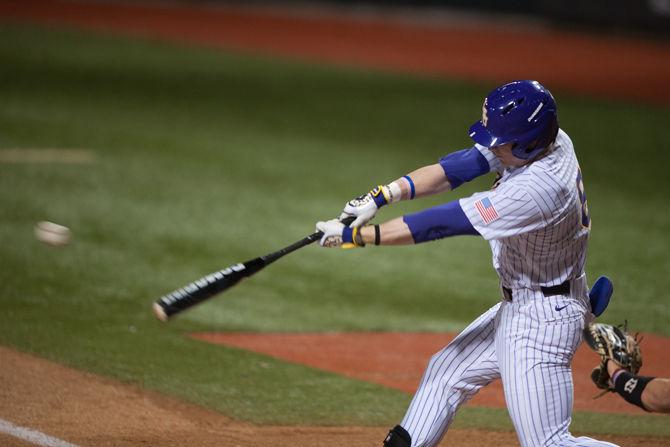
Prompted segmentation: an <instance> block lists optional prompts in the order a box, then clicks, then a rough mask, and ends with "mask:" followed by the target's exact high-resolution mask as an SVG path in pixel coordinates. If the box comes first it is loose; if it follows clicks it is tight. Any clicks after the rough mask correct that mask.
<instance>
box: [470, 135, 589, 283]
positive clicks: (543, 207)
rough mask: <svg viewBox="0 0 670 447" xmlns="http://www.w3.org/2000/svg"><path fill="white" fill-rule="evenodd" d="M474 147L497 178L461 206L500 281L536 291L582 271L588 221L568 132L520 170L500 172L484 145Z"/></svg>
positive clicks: (572, 277)
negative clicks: (489, 253)
mask: <svg viewBox="0 0 670 447" xmlns="http://www.w3.org/2000/svg"><path fill="white" fill-rule="evenodd" d="M477 148H478V149H479V150H480V152H481V153H482V154H483V155H484V156H485V157H486V159H487V160H488V161H489V165H490V166H491V171H497V172H499V173H500V174H501V175H502V177H501V178H500V179H499V180H498V181H497V182H496V185H494V188H493V189H492V190H491V191H487V192H481V193H476V194H474V195H472V196H471V197H468V198H464V199H461V200H460V205H461V208H463V211H464V212H465V214H466V216H467V217H468V219H469V220H470V222H471V223H472V225H473V226H474V227H475V229H476V230H477V231H479V233H480V234H481V235H482V236H483V237H484V238H485V239H487V240H488V241H489V243H490V244H491V250H492V251H493V266H494V268H495V269H496V271H497V272H498V275H499V276H500V280H501V283H502V285H503V286H505V287H508V288H511V289H520V288H521V289H535V290H537V289H539V287H540V286H553V285H557V284H561V283H562V282H564V281H566V280H569V279H575V278H578V277H579V276H580V275H582V274H583V270H584V263H585V262H586V247H587V240H588V235H589V229H590V228H589V227H590V221H589V218H588V209H587V208H586V198H585V196H584V191H583V185H582V182H581V173H580V171H579V165H578V163H577V157H576V156H575V151H574V148H573V145H572V141H571V140H570V138H569V137H568V135H567V134H566V133H565V132H563V131H562V130H560V131H559V133H558V136H557V138H556V142H555V146H554V149H553V150H552V151H551V152H550V153H549V154H548V155H546V156H544V157H543V158H541V159H539V160H536V161H534V162H532V163H530V164H528V165H526V166H522V167H520V168H507V169H505V170H502V167H501V165H500V161H499V160H498V159H497V158H496V157H495V155H493V153H491V151H490V150H489V149H487V148H484V147H481V146H478V147H477Z"/></svg>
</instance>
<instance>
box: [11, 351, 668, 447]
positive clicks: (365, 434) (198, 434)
mask: <svg viewBox="0 0 670 447" xmlns="http://www.w3.org/2000/svg"><path fill="white" fill-rule="evenodd" d="M0 383H2V387H0V419H4V420H6V421H10V422H11V423H13V424H15V425H19V426H22V427H29V428H31V429H33V430H39V431H41V432H42V433H45V434H48V435H49V436H54V437H57V438H60V439H62V440H64V441H67V442H70V443H73V444H76V445H78V446H94V447H98V446H114V447H124V446H138V445H147V446H167V447H171V446H174V447H183V446H191V447H199V446H201V447H214V446H217V447H223V446H225V447H258V446H273V447H289V446H290V447H320V446H323V447H331V446H333V445H346V446H349V447H358V446H361V447H362V446H372V445H380V444H381V440H382V439H383V437H384V436H385V434H386V431H387V429H388V428H387V427H293V426H292V427H277V426H263V427H260V426H256V425H251V424H245V423H242V422H238V421H234V420H231V419H230V418H227V417H225V416H223V415H221V414H219V413H216V412H214V411H211V410H207V409H204V408H201V407H198V406H195V405H191V404H187V403H184V402H181V401H179V400H177V399H172V398H169V397H166V396H162V395H159V394H157V393H152V392H147V391H143V390H140V389H138V388H135V387H132V386H128V385H123V384H120V383H118V382H115V381H112V380H110V379H106V378H102V377H99V376H96V375H93V374H90V373H84V372H80V371H76V370H73V369H70V368H67V367H64V366H61V365H58V364H55V363H52V362H49V361H47V360H44V359H40V358H37V357H33V356H31V355H27V354H23V353H19V352H16V351H14V350H11V349H9V348H6V347H0ZM607 439H608V440H610V441H612V442H616V443H619V444H620V445H625V446H631V447H652V446H661V445H664V443H666V442H667V439H665V440H664V439H659V438H644V437H635V438H633V437H621V436H618V437H616V436H612V437H608V438H607ZM494 443H495V445H496V446H497V447H508V446H516V445H518V443H517V440H516V436H515V434H514V433H510V432H491V431H483V430H452V431H450V432H449V434H448V435H447V437H446V438H445V440H444V441H443V442H442V444H441V445H449V446H455V447H458V446H473V445H474V446H484V445H493V444H494ZM0 445H2V446H16V447H18V446H21V447H24V446H27V445H31V444H28V443H26V442H24V441H21V440H19V439H17V438H14V437H11V436H8V435H6V434H2V433H0Z"/></svg>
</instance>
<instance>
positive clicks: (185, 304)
mask: <svg viewBox="0 0 670 447" xmlns="http://www.w3.org/2000/svg"><path fill="white" fill-rule="evenodd" d="M353 220H354V218H353V217H351V218H347V219H344V220H343V221H342V223H344V224H345V225H349V224H350V223H351V222H353ZM321 236H323V233H322V232H321V231H317V232H315V233H312V234H310V235H309V236H307V237H305V238H303V239H300V240H299V241H297V242H295V243H293V244H291V245H289V246H288V247H284V248H282V249H281V250H277V251H275V252H273V253H270V254H267V255H265V256H261V257H259V258H255V259H252V260H250V261H247V262H245V263H243V264H235V265H231V266H230V267H228V268H225V269H223V270H219V271H218V272H214V273H211V274H209V275H207V276H203V277H202V278H200V279H198V280H197V281H193V282H192V283H190V284H188V285H186V286H184V287H182V288H180V289H177V290H174V291H172V292H170V293H168V294H167V295H165V296H163V297H162V298H160V299H159V300H157V301H156V302H155V303H154V305H153V310H154V314H155V315H156V317H157V318H158V319H159V320H161V321H168V320H169V319H170V318H171V317H172V316H173V315H175V314H178V313H179V312H182V311H184V310H186V309H188V308H190V307H192V306H195V305H196V304H199V303H202V302H203V301H205V300H207V299H209V298H212V297H213V296H214V295H217V294H219V293H221V292H224V291H225V290H228V289H229V288H231V287H232V286H234V285H235V284H237V283H238V282H240V280H242V279H243V278H246V277H248V276H251V275H253V274H254V273H257V272H259V271H260V270H262V269H264V268H265V267H267V266H268V265H270V264H272V263H273V262H275V261H276V260H277V259H279V258H281V257H282V256H285V255H287V254H289V253H291V252H293V251H295V250H297V249H299V248H302V247H304V246H306V245H309V244H311V243H312V242H314V241H318V240H319V239H321Z"/></svg>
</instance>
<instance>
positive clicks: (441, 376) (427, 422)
mask: <svg viewBox="0 0 670 447" xmlns="http://www.w3.org/2000/svg"><path fill="white" fill-rule="evenodd" d="M524 292H525V293H524ZM514 294H515V296H514V300H513V302H508V301H503V302H501V303H498V304H496V305H495V306H493V307H492V308H491V309H489V310H488V311H487V312H486V313H484V314H483V315H481V316H480V317H479V318H478V319H477V320H475V321H474V322H473V323H472V324H470V326H468V327H467V328H466V329H465V330H464V331H463V332H461V333H460V334H459V335H458V337H456V338H455V339H454V340H453V341H452V342H451V343H450V344H449V345H448V346H447V347H445V348H444V349H442V350H441V351H440V352H438V353H437V354H435V355H434V356H433V357H432V358H431V360H430V362H429V363H428V367H427V369H426V371H425V373H424V376H423V378H422V379H421V384H420V385H419V389H418V390H417V392H416V394H415V395H414V398H413V400H412V403H411V404H410V407H409V409H408V410H407V413H406V414H405V417H404V419H403V420H402V422H401V424H400V425H402V426H403V427H404V428H405V429H406V430H407V431H408V432H409V434H410V435H411V437H412V447H429V446H430V447H432V446H436V445H438V444H439V442H440V440H441V439H442V437H443V436H444V434H445V433H446V431H447V428H448V427H449V424H450V423H451V421H452V420H453V418H454V415H455V413H456V411H457V410H458V408H459V407H460V405H461V404H463V403H465V402H467V401H468V400H469V399H470V398H472V397H473V396H474V395H475V393H477V391H478V390H479V389H480V388H481V387H483V386H485V385H487V384H488V383H490V382H491V381H493V380H495V379H498V378H501V379H502V383H503V389H504V391H505V402H506V404H507V409H508V411H509V414H510V417H511V419H512V422H513V423H514V427H515V429H516V432H517V435H518V437H519V441H520V443H521V445H522V446H524V447H526V446H588V447H596V446H610V447H612V446H614V444H611V443H608V442H602V441H597V440H594V439H591V438H585V437H580V438H575V437H573V436H572V435H571V434H570V432H569V431H568V426H569V425H570V420H571V414H572V400H573V384H572V372H571V369H570V362H571V360H572V357H573V355H574V353H575V350H576V349H577V346H578V345H579V343H580V341H581V334H582V329H583V328H584V325H585V323H586V318H587V315H590V313H589V309H588V307H586V305H585V304H584V302H585V301H583V300H582V299H578V298H572V297H569V296H560V295H557V296H550V297H545V296H543V295H542V294H541V292H533V291H530V290H526V289H524V291H516V290H515V291H514ZM566 305H567V307H565V308H562V309H560V308H561V307H562V306H566ZM556 306H558V308H559V309H560V310H559V311H557V310H555V308H556Z"/></svg>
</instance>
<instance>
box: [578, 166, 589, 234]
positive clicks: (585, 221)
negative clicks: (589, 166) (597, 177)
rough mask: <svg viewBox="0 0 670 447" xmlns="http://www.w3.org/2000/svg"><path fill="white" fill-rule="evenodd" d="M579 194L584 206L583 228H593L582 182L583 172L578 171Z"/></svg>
mask: <svg viewBox="0 0 670 447" xmlns="http://www.w3.org/2000/svg"><path fill="white" fill-rule="evenodd" d="M577 193H578V194H579V201H580V203H581V204H582V226H583V227H584V228H590V227H591V216H590V215H589V205H588V204H587V203H586V193H585V192H584V182H583V181H582V170H581V169H578V170H577Z"/></svg>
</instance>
